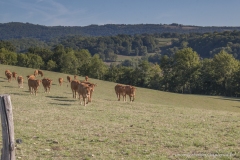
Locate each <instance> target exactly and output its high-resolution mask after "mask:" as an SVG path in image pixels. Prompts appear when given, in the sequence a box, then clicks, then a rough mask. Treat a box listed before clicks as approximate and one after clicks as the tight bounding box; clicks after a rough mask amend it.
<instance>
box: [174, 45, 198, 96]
mask: <svg viewBox="0 0 240 160" xmlns="http://www.w3.org/2000/svg"><path fill="white" fill-rule="evenodd" d="M199 69H200V57H199V55H198V54H197V53H196V52H194V51H193V50H192V48H184V49H181V50H179V51H177V52H176V53H175V54H174V56H173V73H174V77H175V78H174V79H175V81H176V82H177V84H176V85H177V86H176V87H177V88H176V89H177V90H178V91H180V90H181V92H182V93H183V92H189V93H191V92H192V88H193V87H194V86H195V82H196V81H197V79H198V77H199V74H200V72H199Z"/></svg>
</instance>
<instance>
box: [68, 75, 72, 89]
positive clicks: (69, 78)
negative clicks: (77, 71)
mask: <svg viewBox="0 0 240 160" xmlns="http://www.w3.org/2000/svg"><path fill="white" fill-rule="evenodd" d="M67 81H68V82H69V83H70V82H71V81H72V80H71V77H70V76H67ZM67 87H68V84H67Z"/></svg>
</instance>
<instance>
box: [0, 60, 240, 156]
mask: <svg viewBox="0 0 240 160" xmlns="http://www.w3.org/2000/svg"><path fill="white" fill-rule="evenodd" d="M0 68H1V70H0V94H9V95H10V96H11V101H12V105H13V119H14V130H15V139H21V140H22V143H21V144H16V158H17V159H22V160H66V159H67V160H87V159H96V160H108V159H114V160H115V159H116V160H117V159H128V160H133V159H139V160H140V159H151V160H153V159H154V160H159V159H174V160H175V159H183V160H184V159H196V160H198V159H229V160H230V159H240V152H239V151H240V99H239V98H237V97H220V96H204V95H190V94H175V93H169V92H161V91H157V90H150V89H145V88H139V87H137V90H136V98H135V101H134V102H132V103H131V102H129V98H128V97H127V102H123V101H117V96H116V94H115V91H114V86H115V85H116V83H113V82H107V81H101V80H97V79H92V78H91V77H90V79H89V81H90V82H93V83H97V87H96V88H95V91H94V93H93V101H92V102H91V103H89V104H88V105H87V106H83V105H80V102H79V100H78V99H73V98H72V91H71V89H70V87H69V86H68V87H67V84H68V83H67V81H66V80H67V78H66V77H67V75H68V74H63V73H56V72H49V71H43V72H44V77H46V78H50V79H52V80H53V85H52V87H51V92H50V93H44V89H43V87H42V85H41V86H40V87H39V90H38V94H37V96H34V95H30V93H29V91H28V85H27V78H26V76H27V75H29V74H33V72H34V70H35V69H32V68H23V67H16V66H8V65H0ZM6 69H9V70H10V71H15V72H17V73H18V75H22V76H23V77H24V88H18V85H17V81H16V80H12V81H11V82H10V83H9V82H7V79H6V77H5V74H4V71H5V70H6ZM71 76H72V77H73V75H71ZM59 77H62V78H64V81H65V82H64V84H63V86H59V84H58V78H59ZM37 78H38V79H42V78H43V77H37ZM78 79H79V80H84V77H81V76H79V77H78ZM0 141H1V142H2V140H0Z"/></svg>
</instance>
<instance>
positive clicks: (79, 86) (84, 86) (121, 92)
mask: <svg viewBox="0 0 240 160" xmlns="http://www.w3.org/2000/svg"><path fill="white" fill-rule="evenodd" d="M38 75H40V76H41V77H43V71H41V70H35V71H34V73H33V75H28V76H26V77H27V81H28V87H29V92H30V94H34V95H37V90H38V87H39V86H40V84H41V83H42V85H43V87H44V91H45V93H50V88H51V85H52V81H53V80H51V79H49V78H45V77H44V78H43V79H42V80H39V79H36V77H37V76H38ZM5 76H6V77H7V79H8V82H10V81H11V79H15V80H16V79H17V82H18V87H19V88H23V80H24V79H23V77H22V76H18V77H16V76H17V73H16V72H10V70H6V71H5ZM88 80H89V78H88V76H86V77H85V80H83V81H79V80H77V75H74V79H73V80H72V79H71V77H70V76H67V81H68V83H70V86H71V90H72V94H73V98H77V93H78V98H79V100H80V103H81V104H82V102H81V99H82V101H83V104H84V106H86V104H88V103H89V102H91V101H92V94H93V92H94V88H95V87H96V86H97V84H94V83H91V82H89V81H88ZM58 82H59V85H60V86H62V84H63V78H59V79H58ZM67 86H68V85H67ZM114 89H115V93H116V95H117V98H118V101H120V98H121V96H122V97H123V101H126V95H128V96H129V98H130V102H133V101H134V98H135V92H136V88H135V87H134V86H131V85H123V84H117V85H116V86H115V88H114Z"/></svg>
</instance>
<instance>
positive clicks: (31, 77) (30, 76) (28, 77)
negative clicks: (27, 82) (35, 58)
mask: <svg viewBox="0 0 240 160" xmlns="http://www.w3.org/2000/svg"><path fill="white" fill-rule="evenodd" d="M27 79H35V76H34V75H27Z"/></svg>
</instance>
